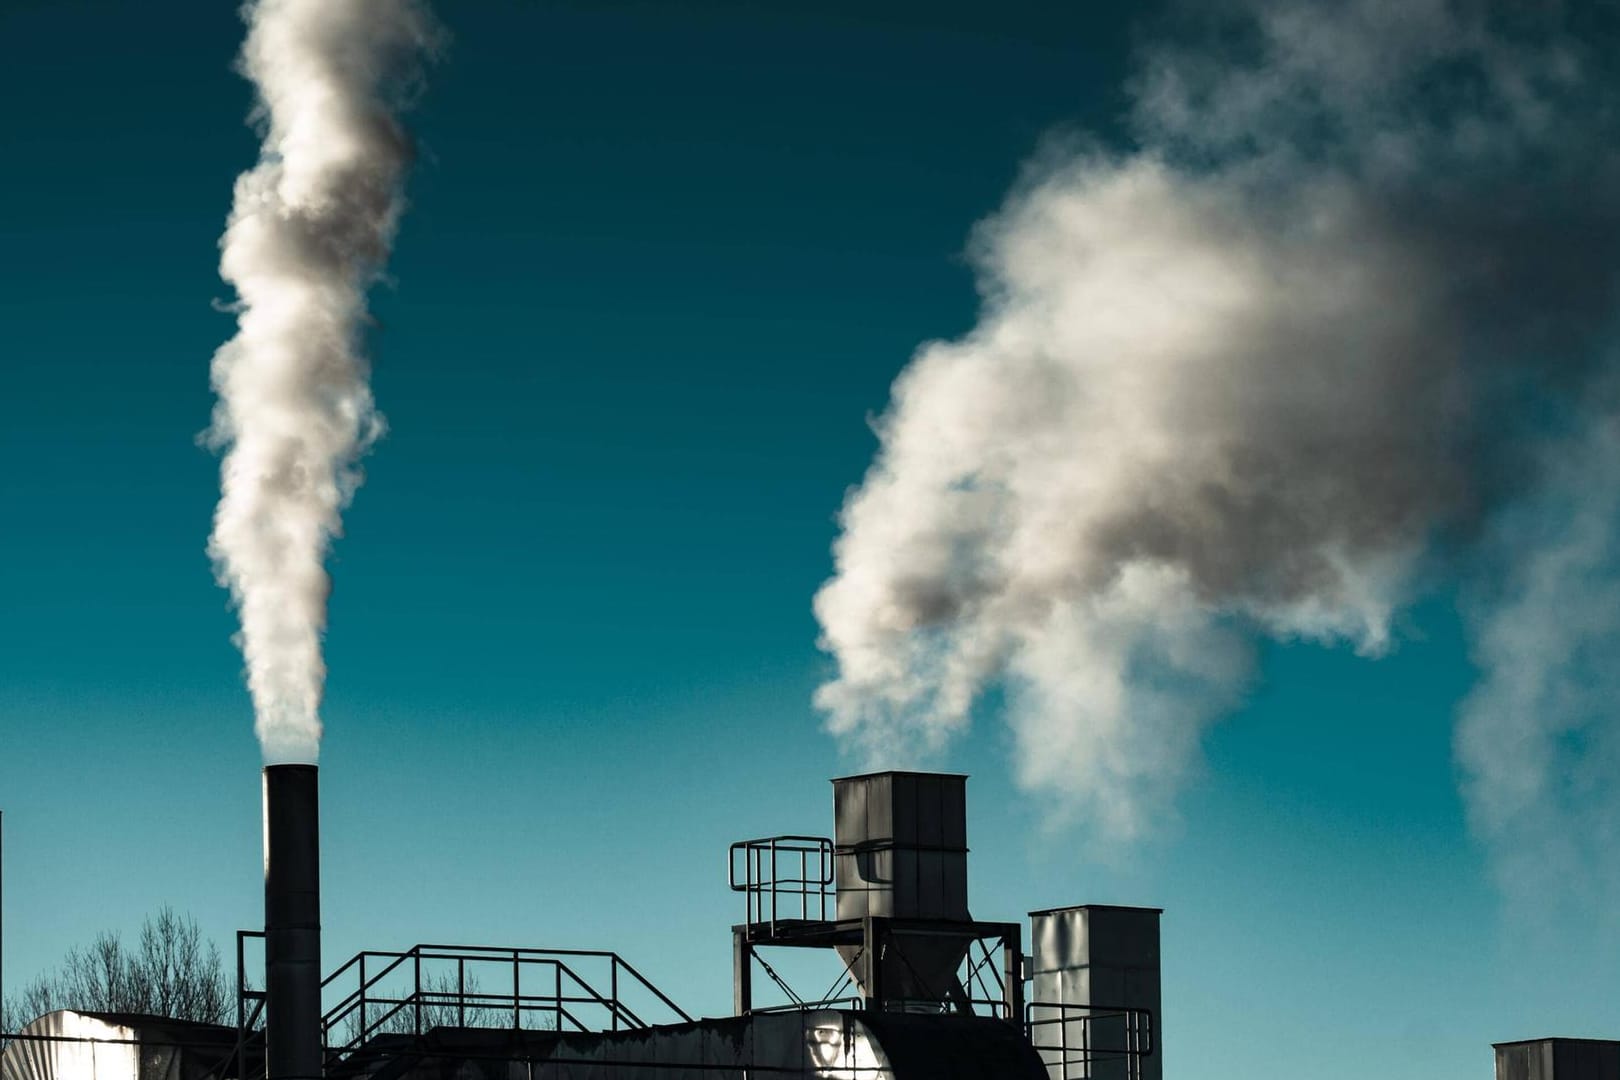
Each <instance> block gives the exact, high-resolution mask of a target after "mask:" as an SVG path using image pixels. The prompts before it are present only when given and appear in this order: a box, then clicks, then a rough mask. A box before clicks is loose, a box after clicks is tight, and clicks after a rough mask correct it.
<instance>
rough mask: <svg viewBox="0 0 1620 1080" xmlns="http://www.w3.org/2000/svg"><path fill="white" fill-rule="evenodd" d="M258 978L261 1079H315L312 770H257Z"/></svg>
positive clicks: (315, 784) (316, 816)
mask: <svg viewBox="0 0 1620 1080" xmlns="http://www.w3.org/2000/svg"><path fill="white" fill-rule="evenodd" d="M264 972H265V977H264V978H265V1055H266V1060H265V1069H266V1075H267V1078H268V1080H319V1078H320V1076H321V1065H322V1048H321V845H320V786H319V772H318V770H317V769H316V768H315V766H313V765H270V766H267V767H266V768H265V770H264Z"/></svg>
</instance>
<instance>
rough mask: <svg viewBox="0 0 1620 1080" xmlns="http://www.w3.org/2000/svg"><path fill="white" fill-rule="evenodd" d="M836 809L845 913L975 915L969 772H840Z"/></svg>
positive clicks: (853, 915) (902, 916) (836, 867)
mask: <svg viewBox="0 0 1620 1080" xmlns="http://www.w3.org/2000/svg"><path fill="white" fill-rule="evenodd" d="M833 815H834V818H835V828H836V830H837V832H836V835H835V836H834V838H833V843H834V848H835V855H836V859H835V864H834V870H835V874H836V877H837V887H838V917H839V918H840V919H858V918H861V917H862V916H865V915H878V916H883V917H886V918H893V919H952V920H956V921H966V920H967V919H968V917H969V916H968V902H967V899H968V898H967V777H965V776H955V775H948V774H945V773H912V772H881V773H868V774H867V775H864V776H845V777H841V778H839V779H837V780H834V781H833Z"/></svg>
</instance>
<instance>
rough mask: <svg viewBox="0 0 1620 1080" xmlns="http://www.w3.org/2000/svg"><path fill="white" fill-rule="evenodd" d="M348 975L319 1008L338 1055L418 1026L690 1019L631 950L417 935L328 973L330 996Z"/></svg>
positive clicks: (611, 1025)
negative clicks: (474, 942)
mask: <svg viewBox="0 0 1620 1080" xmlns="http://www.w3.org/2000/svg"><path fill="white" fill-rule="evenodd" d="M346 985H352V986H353V989H352V990H349V991H348V992H347V993H342V996H341V997H338V1000H337V1002H336V1004H334V1005H333V1006H332V1007H331V1008H330V1009H328V1010H327V1011H326V1013H325V1014H324V1015H323V1016H322V1018H321V1025H322V1032H323V1036H324V1038H325V1042H326V1046H327V1050H328V1053H329V1055H331V1056H334V1057H341V1056H343V1055H345V1054H348V1053H351V1052H352V1051H354V1050H355V1049H357V1048H359V1047H361V1046H363V1045H364V1044H365V1043H366V1042H367V1041H369V1040H370V1039H371V1038H373V1037H375V1036H377V1035H383V1034H395V1035H413V1036H420V1035H422V1034H423V1033H425V1032H426V1031H429V1030H431V1029H432V1028H434V1027H444V1026H452V1025H453V1026H456V1027H468V1026H472V1027H505V1028H529V1029H539V1030H555V1031H621V1030H630V1029H636V1028H645V1027H649V1026H651V1023H654V1022H657V1023H677V1022H690V1021H691V1020H692V1017H691V1016H690V1015H688V1014H687V1013H686V1011H685V1010H683V1009H682V1008H681V1007H680V1006H679V1005H676V1004H675V1002H673V1001H671V1000H670V999H669V997H668V996H666V995H665V994H664V993H663V991H661V990H659V989H658V988H657V987H656V986H654V985H653V984H652V983H651V982H649V981H648V980H647V978H646V977H645V976H643V975H642V974H641V972H639V971H637V970H636V969H635V968H634V967H633V966H631V965H630V963H629V962H628V961H626V960H625V959H624V958H623V957H621V956H619V955H618V954H617V953H612V952H603V951H598V950H587V949H512V948H492V947H486V946H467V945H417V946H415V947H413V948H410V949H407V950H405V951H403V952H380V951H368V952H363V953H360V954H358V955H356V956H355V957H354V958H353V959H352V960H350V961H349V962H348V963H346V964H344V965H343V966H342V967H340V968H338V969H337V970H336V971H334V972H333V973H332V974H331V975H329V976H327V978H326V979H325V980H324V981H323V982H322V984H321V986H322V991H323V996H324V997H325V998H326V999H327V1000H331V999H332V998H333V997H334V996H337V994H338V993H339V992H341V989H342V987H344V986H346ZM653 1010H656V1012H654V1011H653ZM644 1014H645V1015H644ZM647 1016H651V1017H652V1019H651V1020H649V1019H647Z"/></svg>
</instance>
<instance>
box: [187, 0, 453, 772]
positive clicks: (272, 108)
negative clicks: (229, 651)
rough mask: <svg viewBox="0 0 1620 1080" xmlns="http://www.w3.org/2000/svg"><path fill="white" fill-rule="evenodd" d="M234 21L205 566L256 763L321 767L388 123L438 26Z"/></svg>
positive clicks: (356, 5)
mask: <svg viewBox="0 0 1620 1080" xmlns="http://www.w3.org/2000/svg"><path fill="white" fill-rule="evenodd" d="M243 15H244V18H245V19H246V21H247V23H248V35H247V40H246V43H245V44H244V46H243V48H242V53H241V57H240V68H241V71H242V72H243V74H245V75H246V76H247V77H248V78H249V79H250V80H252V82H253V85H254V88H255V90H256V91H257V97H258V104H257V107H256V109H255V113H254V120H255V121H256V122H257V123H258V124H259V125H260V126H261V128H262V130H263V136H264V142H263V146H262V150H261V155H260V159H259V163H258V165H257V166H255V167H254V168H253V169H252V170H251V171H249V172H246V173H243V174H242V175H241V176H240V177H239V178H238V179H237V182H236V191H235V201H234V204H233V206H232V209H231V214H230V220H229V223H228V225H227V228H226V231H225V235H224V237H223V239H222V240H221V242H220V246H221V250H222V257H221V260H220V273H221V275H222V276H223V277H224V278H225V280H226V281H228V282H230V283H231V284H232V285H233V286H235V288H236V293H237V297H238V301H237V304H236V306H235V310H236V312H237V317H238V329H237V333H236V336H235V337H233V338H232V339H231V340H230V341H229V342H227V343H226V344H225V345H224V346H222V347H221V348H220V350H219V351H218V352H217V353H216V354H215V355H214V361H213V384H214V389H215V392H216V393H217V394H218V397H219V401H218V404H217V405H216V407H215V410H214V417H213V425H212V427H211V428H210V430H209V433H208V435H209V439H210V441H211V442H212V443H213V444H214V445H216V446H219V447H223V448H225V449H226V453H225V458H224V462H223V464H222V467H221V495H220V501H219V508H218V510H217V512H216V514H215V518H214V531H213V536H212V537H211V539H210V542H209V554H210V556H211V557H212V558H213V560H214V565H215V569H216V572H217V574H218V576H219V579H220V582H221V583H222V584H224V585H226V586H228V587H229V588H230V591H231V596H232V598H233V599H234V601H235V604H236V607H237V608H238V610H239V612H240V615H241V623H242V629H241V633H240V635H239V638H238V641H239V644H240V645H241V648H242V652H243V655H244V656H245V658H246V660H247V678H248V686H249V689H250V691H251V693H252V696H253V704H254V711H255V715H256V729H257V731H258V735H259V740H260V744H261V745H262V747H263V750H264V754H265V758H266V760H267V761H271V762H278V761H314V760H315V758H316V755H317V753H318V751H319V744H320V735H321V722H320V704H321V694H322V690H323V687H324V684H325V677H326V668H325V663H324V661H323V660H322V656H321V641H322V637H323V635H324V633H325V629H326V600H327V594H328V592H329V589H330V584H329V581H328V578H327V574H326V568H325V560H326V554H327V550H328V548H329V547H330V545H331V541H332V538H333V537H334V536H336V535H338V533H339V531H340V528H341V521H340V514H341V512H342V510H343V509H344V507H345V506H347V504H348V502H349V500H350V498H351V497H352V496H353V494H354V490H355V488H356V487H357V486H358V485H359V483H360V473H359V471H358V469H357V467H356V462H357V460H358V458H359V457H360V455H361V454H362V453H364V451H365V450H366V448H367V447H368V446H369V445H370V444H371V442H372V441H373V440H375V439H376V438H377V436H378V435H379V434H380V432H381V430H382V419H381V417H380V416H379V415H378V413H377V411H376V408H375V406H374V405H373V403H372V397H371V390H370V387H369V385H368V383H367V377H368V371H367V364H366V360H365V357H364V355H363V352H362V337H363V329H364V322H365V318H366V291H367V289H368V287H369V286H370V285H371V284H372V283H373V282H374V281H375V280H376V278H377V277H378V275H379V274H380V272H381V270H382V267H383V264H384V262H385V260H386V259H387V256H388V251H389V248H390V245H391V244H392V241H393V237H394V230H395V225H396V223H397V221H398V219H399V214H400V209H401V196H400V185H401V180H402V174H403V171H404V169H405V167H406V165H407V163H408V162H409V159H410V156H411V154H410V146H409V143H408V142H407V140H406V138H405V135H404V133H403V131H402V130H401V128H400V126H399V124H398V122H397V121H396V119H395V114H396V110H397V108H398V107H399V106H400V105H401V104H402V103H403V100H404V95H406V94H407V93H408V92H409V91H410V90H411V88H412V85H413V83H414V82H415V78H416V72H417V67H416V65H417V62H418V60H419V58H420V57H421V56H422V55H423V54H424V52H425V51H426V50H429V49H430V48H431V47H432V46H433V44H434V42H435V40H436V33H437V32H436V29H435V24H434V22H433V21H432V18H431V16H430V15H429V13H428V11H427V9H426V8H425V7H424V6H422V5H421V4H420V3H417V2H415V0H256V2H254V3H250V4H249V5H248V6H247V7H245V8H244V9H243Z"/></svg>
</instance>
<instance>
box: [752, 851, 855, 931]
mask: <svg viewBox="0 0 1620 1080" xmlns="http://www.w3.org/2000/svg"><path fill="white" fill-rule="evenodd" d="M739 857H740V859H741V865H740V866H739ZM726 871H727V874H728V876H729V878H730V883H731V889H732V891H733V892H740V893H742V894H743V900H744V905H745V908H746V918H745V919H744V922H745V923H747V924H748V925H749V926H754V925H757V924H761V923H769V924H770V925H771V931H772V933H773V934H774V933H775V931H776V924H777V922H778V921H779V920H784V919H798V920H801V921H804V922H810V921H818V922H826V921H827V915H828V912H829V911H834V912H836V906H837V905H836V898H835V896H834V894H833V892H832V883H833V842H832V841H831V840H830V839H828V838H827V837H825V836H767V837H763V838H761V839H758V840H739V841H737V842H736V843H735V844H732V845H731V851H730V852H729V854H728V856H727V867H726ZM739 871H740V872H739ZM829 902H832V903H829Z"/></svg>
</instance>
